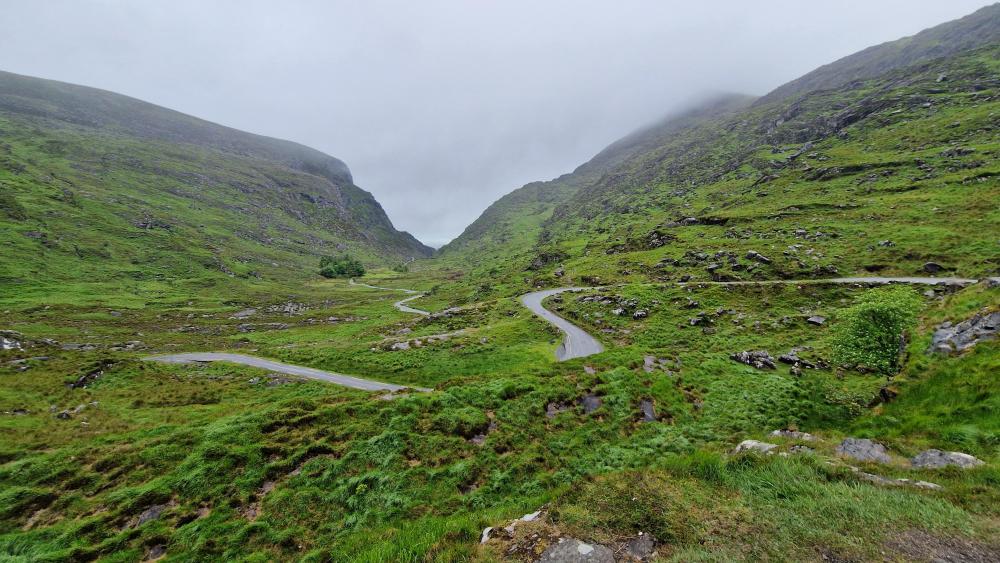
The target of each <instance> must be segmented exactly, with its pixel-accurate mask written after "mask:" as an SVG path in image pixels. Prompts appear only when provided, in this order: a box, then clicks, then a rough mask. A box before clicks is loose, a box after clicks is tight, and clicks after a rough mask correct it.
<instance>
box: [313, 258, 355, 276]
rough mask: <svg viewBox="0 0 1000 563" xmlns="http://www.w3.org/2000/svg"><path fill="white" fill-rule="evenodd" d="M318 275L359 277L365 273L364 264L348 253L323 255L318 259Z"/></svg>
mask: <svg viewBox="0 0 1000 563" xmlns="http://www.w3.org/2000/svg"><path fill="white" fill-rule="evenodd" d="M319 275H321V276H323V277H324V278H359V277H361V276H363V275H365V266H364V264H362V263H361V261H360V260H358V259H357V258H355V257H353V256H351V255H350V254H342V255H340V256H324V257H322V258H320V259H319Z"/></svg>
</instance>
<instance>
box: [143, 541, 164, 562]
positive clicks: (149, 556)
mask: <svg viewBox="0 0 1000 563" xmlns="http://www.w3.org/2000/svg"><path fill="white" fill-rule="evenodd" d="M166 554H167V546H165V545H163V544H162V543H161V544H157V545H154V546H153V547H151V548H149V551H148V552H146V561H154V560H156V559H160V558H161V557H163V556H164V555H166Z"/></svg>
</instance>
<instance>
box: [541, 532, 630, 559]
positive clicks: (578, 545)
mask: <svg viewBox="0 0 1000 563" xmlns="http://www.w3.org/2000/svg"><path fill="white" fill-rule="evenodd" d="M538 563H615V553H614V552H613V551H611V549H610V548H608V547H606V546H603V545H600V544H589V543H584V542H582V541H580V540H578V539H575V538H560V540H559V542H558V543H555V544H552V545H550V546H549V547H548V549H546V550H545V551H544V552H542V557H541V559H539V560H538Z"/></svg>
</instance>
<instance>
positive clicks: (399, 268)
mask: <svg viewBox="0 0 1000 563" xmlns="http://www.w3.org/2000/svg"><path fill="white" fill-rule="evenodd" d="M392 271H393V272H396V273H397V274H405V273H406V272H409V271H410V267H409V266H407V265H406V264H404V263H402V262H400V263H399V264H396V265H395V266H393V267H392Z"/></svg>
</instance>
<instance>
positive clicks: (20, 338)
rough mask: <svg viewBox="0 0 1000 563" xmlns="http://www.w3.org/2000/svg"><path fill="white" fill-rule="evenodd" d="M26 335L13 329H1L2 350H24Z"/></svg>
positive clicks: (0, 346)
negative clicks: (23, 343)
mask: <svg viewBox="0 0 1000 563" xmlns="http://www.w3.org/2000/svg"><path fill="white" fill-rule="evenodd" d="M22 342H24V335H22V334H21V333H20V332H16V331H13V330H0V350H22V349H23V345H22Z"/></svg>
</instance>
